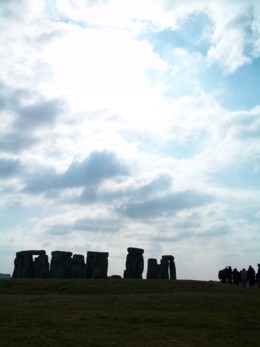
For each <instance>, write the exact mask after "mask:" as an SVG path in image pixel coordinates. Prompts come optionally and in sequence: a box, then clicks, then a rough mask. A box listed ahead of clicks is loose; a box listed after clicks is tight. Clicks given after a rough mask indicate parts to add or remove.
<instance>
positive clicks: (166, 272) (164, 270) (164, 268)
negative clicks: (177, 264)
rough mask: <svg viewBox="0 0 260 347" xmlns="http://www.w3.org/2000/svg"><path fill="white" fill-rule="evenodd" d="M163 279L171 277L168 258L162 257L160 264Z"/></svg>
mask: <svg viewBox="0 0 260 347" xmlns="http://www.w3.org/2000/svg"><path fill="white" fill-rule="evenodd" d="M159 277H160V278H161V279H165V280H168V279H169V270H168V260H167V259H165V258H164V257H162V259H161V264H160V276H159Z"/></svg>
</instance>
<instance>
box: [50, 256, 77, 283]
mask: <svg viewBox="0 0 260 347" xmlns="http://www.w3.org/2000/svg"><path fill="white" fill-rule="evenodd" d="M51 255H52V258H51V269H50V275H51V277H53V278H70V277H71V256H72V253H71V252H64V251H54V252H51Z"/></svg>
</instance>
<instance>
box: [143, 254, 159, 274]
mask: <svg viewBox="0 0 260 347" xmlns="http://www.w3.org/2000/svg"><path fill="white" fill-rule="evenodd" d="M159 271H160V267H159V266H158V264H157V259H154V258H150V259H148V262H147V275H146V278H147V279H157V278H159Z"/></svg>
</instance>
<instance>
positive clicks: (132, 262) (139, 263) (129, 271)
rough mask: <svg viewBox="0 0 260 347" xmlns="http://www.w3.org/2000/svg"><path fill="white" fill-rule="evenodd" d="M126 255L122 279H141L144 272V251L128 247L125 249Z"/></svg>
mask: <svg viewBox="0 0 260 347" xmlns="http://www.w3.org/2000/svg"><path fill="white" fill-rule="evenodd" d="M127 251H128V254H127V256H126V270H125V271H124V278H138V279H142V274H143V271H144V258H143V253H144V250H143V249H142V248H135V247H129V248H127Z"/></svg>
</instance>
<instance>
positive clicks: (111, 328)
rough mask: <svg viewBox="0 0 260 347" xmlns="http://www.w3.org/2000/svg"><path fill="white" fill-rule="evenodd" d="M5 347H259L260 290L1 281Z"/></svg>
mask: <svg viewBox="0 0 260 347" xmlns="http://www.w3.org/2000/svg"><path fill="white" fill-rule="evenodd" d="M0 300H1V301H0V346H1V347H5V346H8V347H10V346H11V347H18V346H26V347H30V346H39V347H41V346H44V347H45V346H74V347H77V346H89V347H102V346H141V347H145V346H166V347H167V346H182V347H184V346H187V347H188V346H198V347H204V346H210V347H213V346H216V347H222V346H229V347H231V346H242V347H247V346H250V347H253V346H260V289H259V288H243V287H235V286H231V285H227V284H220V283H215V282H200V281H167V280H166V281H165V280H112V279H107V280H76V279H75V280H74V279H73V280H53V279H45V280H39V279H1V280H0Z"/></svg>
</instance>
